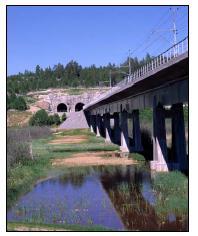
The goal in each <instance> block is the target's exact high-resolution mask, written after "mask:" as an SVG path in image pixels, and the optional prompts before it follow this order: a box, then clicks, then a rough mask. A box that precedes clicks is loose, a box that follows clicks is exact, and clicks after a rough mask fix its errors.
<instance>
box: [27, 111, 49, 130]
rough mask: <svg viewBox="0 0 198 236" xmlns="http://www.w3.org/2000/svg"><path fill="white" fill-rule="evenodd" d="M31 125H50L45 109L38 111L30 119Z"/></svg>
mask: <svg viewBox="0 0 198 236" xmlns="http://www.w3.org/2000/svg"><path fill="white" fill-rule="evenodd" d="M29 124H30V125H31V126H45V125H48V114H47V112H46V111H45V110H44V109H41V110H39V111H37V112H36V113H35V114H34V115H33V116H32V117H31V118H30V121H29Z"/></svg>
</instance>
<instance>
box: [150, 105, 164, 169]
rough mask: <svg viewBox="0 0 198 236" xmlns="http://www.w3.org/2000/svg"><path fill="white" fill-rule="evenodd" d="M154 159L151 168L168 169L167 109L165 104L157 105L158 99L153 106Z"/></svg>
mask: <svg viewBox="0 0 198 236" xmlns="http://www.w3.org/2000/svg"><path fill="white" fill-rule="evenodd" d="M153 159H154V161H151V163H150V164H151V169H155V170H157V171H168V165H167V164H168V163H167V161H168V154H167V144H166V127H165V109H164V108H163V106H160V105H159V106H157V105H156V101H154V106H153Z"/></svg>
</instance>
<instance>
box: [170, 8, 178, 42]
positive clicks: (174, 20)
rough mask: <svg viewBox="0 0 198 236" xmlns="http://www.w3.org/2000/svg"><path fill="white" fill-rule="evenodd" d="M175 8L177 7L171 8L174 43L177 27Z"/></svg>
mask: <svg viewBox="0 0 198 236" xmlns="http://www.w3.org/2000/svg"><path fill="white" fill-rule="evenodd" d="M176 10H178V8H171V11H172V19H173V30H172V31H173V43H174V45H176V44H177V28H176Z"/></svg>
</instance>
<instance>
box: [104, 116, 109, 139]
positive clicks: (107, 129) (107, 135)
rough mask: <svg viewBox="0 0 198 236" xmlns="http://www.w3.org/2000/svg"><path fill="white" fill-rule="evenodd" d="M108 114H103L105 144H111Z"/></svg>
mask: <svg viewBox="0 0 198 236" xmlns="http://www.w3.org/2000/svg"><path fill="white" fill-rule="evenodd" d="M110 117H111V116H110V114H109V113H106V114H104V128H105V142H111V125H110Z"/></svg>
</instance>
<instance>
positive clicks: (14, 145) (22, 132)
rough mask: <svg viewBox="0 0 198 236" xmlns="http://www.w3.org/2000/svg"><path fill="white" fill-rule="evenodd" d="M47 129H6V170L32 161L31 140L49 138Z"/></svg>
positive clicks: (49, 131)
mask: <svg viewBox="0 0 198 236" xmlns="http://www.w3.org/2000/svg"><path fill="white" fill-rule="evenodd" d="M50 134H51V130H50V128H48V127H27V128H8V129H7V167H8V170H9V168H10V167H12V166H13V165H15V164H18V163H22V164H23V163H24V162H26V161H28V160H31V159H32V150H31V141H32V139H37V138H43V137H46V136H49V135H50Z"/></svg>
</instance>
